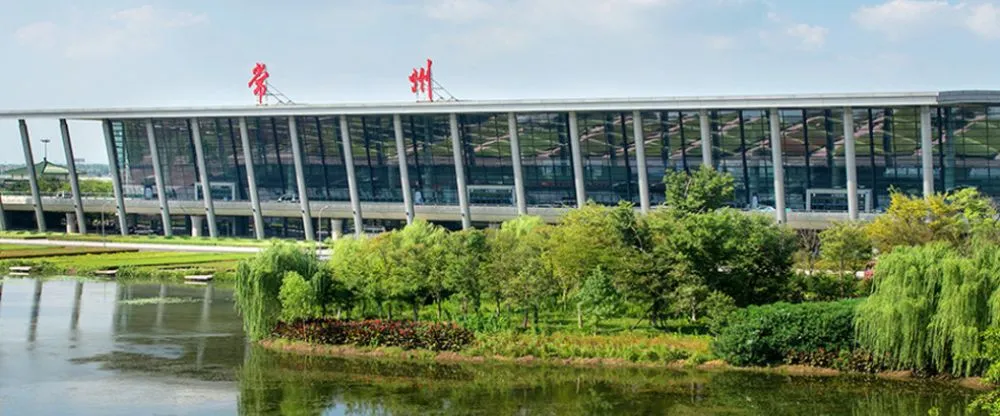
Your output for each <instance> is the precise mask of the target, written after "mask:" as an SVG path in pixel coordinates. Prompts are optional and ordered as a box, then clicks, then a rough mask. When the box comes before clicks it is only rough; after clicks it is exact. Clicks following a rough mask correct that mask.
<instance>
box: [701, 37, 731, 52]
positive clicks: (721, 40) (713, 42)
mask: <svg viewBox="0 0 1000 416" xmlns="http://www.w3.org/2000/svg"><path fill="white" fill-rule="evenodd" d="M704 42H705V46H707V47H708V48H709V49H713V50H717V51H722V50H727V49H732V47H733V46H735V45H736V39H735V38H734V37H732V36H725V35H709V36H705V38H704Z"/></svg>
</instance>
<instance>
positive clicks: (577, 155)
mask: <svg viewBox="0 0 1000 416" xmlns="http://www.w3.org/2000/svg"><path fill="white" fill-rule="evenodd" d="M568 117H569V149H570V153H571V154H572V156H573V184H574V185H575V186H576V206H577V208H581V207H583V206H584V205H586V204H587V188H586V186H585V185H584V181H583V156H582V155H581V152H580V126H579V124H577V120H576V112H575V111H570V112H569V113H568Z"/></svg>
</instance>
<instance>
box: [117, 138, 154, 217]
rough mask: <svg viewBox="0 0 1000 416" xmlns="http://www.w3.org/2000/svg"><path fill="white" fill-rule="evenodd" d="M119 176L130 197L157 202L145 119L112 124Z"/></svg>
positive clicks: (123, 191) (126, 195)
mask: <svg viewBox="0 0 1000 416" xmlns="http://www.w3.org/2000/svg"><path fill="white" fill-rule="evenodd" d="M111 133H112V135H113V137H114V141H115V151H116V153H117V163H118V169H119V171H118V174H119V175H121V177H120V179H121V184H122V193H123V194H124V196H125V197H126V198H140V199H142V198H144V199H154V198H155V197H156V196H155V190H156V186H155V183H156V182H155V181H154V176H153V163H152V160H153V159H152V156H150V155H151V153H150V150H149V139H148V138H147V137H146V122H145V121H141V120H125V121H118V120H115V121H112V122H111Z"/></svg>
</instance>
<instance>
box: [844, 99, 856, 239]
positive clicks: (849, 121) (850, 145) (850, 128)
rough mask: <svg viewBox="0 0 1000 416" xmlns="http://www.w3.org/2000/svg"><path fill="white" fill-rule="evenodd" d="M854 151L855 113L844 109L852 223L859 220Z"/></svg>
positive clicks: (845, 151)
mask: <svg viewBox="0 0 1000 416" xmlns="http://www.w3.org/2000/svg"><path fill="white" fill-rule="evenodd" d="M855 155H856V153H855V151H854V111H853V110H851V108H850V107H845V108H844V166H845V167H846V169H847V213H848V217H849V218H850V219H851V221H855V220H857V219H858V170H857V167H856V162H857V161H856V160H855Z"/></svg>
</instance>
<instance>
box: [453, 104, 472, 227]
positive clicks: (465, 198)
mask: <svg viewBox="0 0 1000 416" xmlns="http://www.w3.org/2000/svg"><path fill="white" fill-rule="evenodd" d="M448 122H449V123H450V124H451V155H452V157H453V159H454V160H455V182H456V183H457V185H458V208H459V210H460V211H461V212H462V229H463V230H467V229H469V228H472V213H471V211H470V210H469V189H468V188H467V187H466V186H465V158H464V157H462V134H461V132H459V131H458V114H455V113H451V114H449V115H448Z"/></svg>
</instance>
